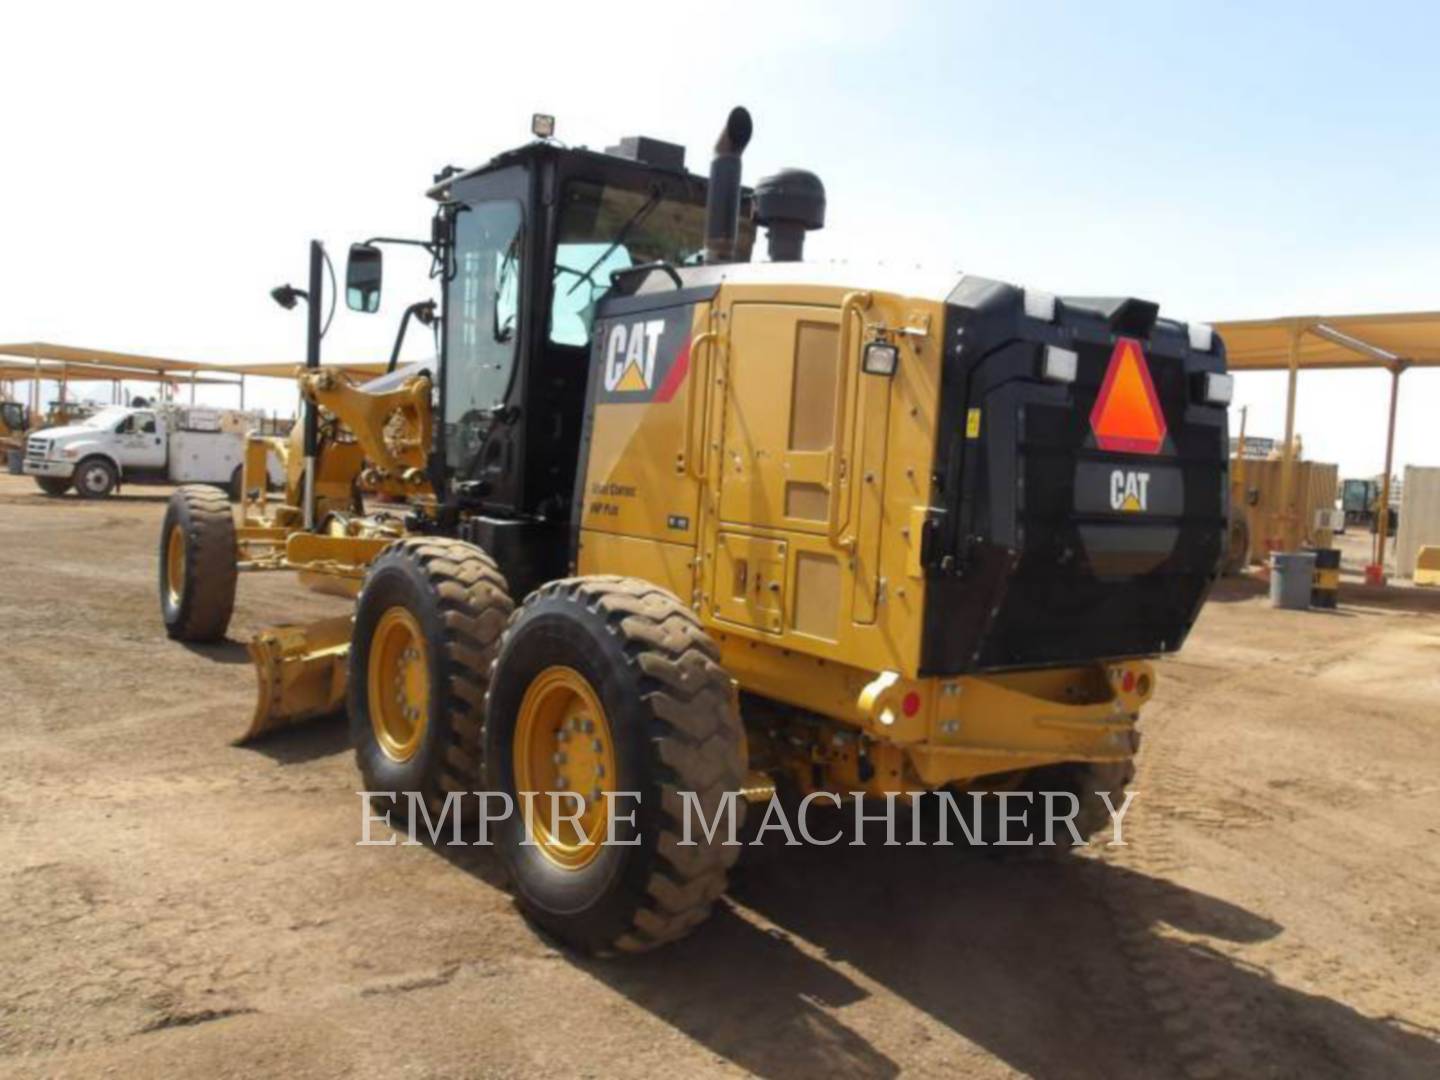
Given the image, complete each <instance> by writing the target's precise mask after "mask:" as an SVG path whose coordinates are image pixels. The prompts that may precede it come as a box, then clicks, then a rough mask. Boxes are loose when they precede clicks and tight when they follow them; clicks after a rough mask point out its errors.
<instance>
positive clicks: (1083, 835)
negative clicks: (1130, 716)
mask: <svg viewBox="0 0 1440 1080" xmlns="http://www.w3.org/2000/svg"><path fill="white" fill-rule="evenodd" d="M1137 734H1138V733H1137ZM1134 778H1135V761H1134V759H1133V758H1132V759H1129V760H1126V761H1097V762H1085V761H1071V762H1065V763H1063V764H1060V765H1044V766H1041V767H1040V768H1038V769H1031V770H1030V771H1028V772H1025V773H1023V774H1020V775H1019V776H1015V775H1014V774H1012V775H1011V782H1010V783H1009V784H1006V783H1003V782H997V783H994V786H993V789H987V788H985V787H984V786H983V784H977V785H976V786H975V788H973V789H972V790H975V791H982V792H983V794H982V796H981V800H980V811H979V814H978V815H977V816H978V819H979V820H978V823H977V825H978V827H977V828H976V832H977V834H978V835H977V837H976V839H977V840H979V841H980V842H981V843H982V844H985V845H989V846H991V847H993V848H994V850H995V851H996V852H997V853H1001V852H1007V851H1031V852H1038V853H1041V854H1046V853H1048V854H1057V853H1063V852H1065V851H1069V850H1072V849H1073V848H1075V847H1077V846H1081V845H1077V844H1076V843H1075V837H1074V835H1073V834H1072V833H1071V832H1070V829H1068V828H1067V827H1066V826H1065V823H1064V822H1063V821H1062V820H1060V818H1061V817H1062V816H1064V815H1065V814H1066V813H1067V812H1068V810H1069V808H1070V802H1069V800H1068V799H1061V798H1057V799H1055V800H1054V805H1055V811H1056V815H1057V816H1056V819H1055V822H1054V829H1053V833H1052V835H1051V839H1053V840H1054V843H1053V844H1046V843H1045V840H1046V811H1047V800H1046V799H1045V796H1044V794H1043V793H1044V792H1054V793H1057V794H1064V793H1068V794H1070V795H1073V796H1074V797H1075V800H1076V805H1077V811H1076V814H1075V816H1074V818H1073V819H1071V820H1072V824H1073V825H1074V827H1075V832H1076V833H1078V834H1079V836H1080V839H1081V841H1082V844H1083V843H1088V842H1089V841H1090V839H1091V838H1092V837H1093V836H1095V834H1096V833H1098V832H1100V831H1101V830H1102V829H1104V828H1105V826H1106V825H1107V824H1109V822H1110V811H1109V808H1108V807H1107V806H1106V805H1105V799H1104V798H1103V797H1102V796H1103V795H1108V796H1109V797H1110V802H1111V804H1112V805H1113V806H1114V807H1115V809H1116V810H1119V809H1120V808H1121V807H1122V806H1124V804H1125V788H1126V785H1128V784H1129V783H1130V781H1131V780H1133V779H1134ZM993 779H998V778H992V781H993ZM1002 794H1004V795H1012V796H1013V797H1012V798H1009V799H1005V800H1003V801H1002V800H1001V798H1000V796H1001V795H1002ZM1023 795H1029V796H1030V798H1028V799H1026V798H1021V797H1020V796H1023ZM971 798H972V797H971V795H969V794H965V793H956V794H955V801H956V803H957V804H958V806H959V809H960V812H961V813H962V814H963V815H965V818H966V821H967V823H969V822H970V820H971V816H972V814H973V813H974V810H973V805H972V802H971ZM1002 812H1003V813H1004V814H1005V815H1006V820H1005V821H1004V822H1003V823H1002V821H1001V814H1002ZM1002 825H1003V827H1002ZM932 827H933V826H932ZM947 835H948V836H949V837H950V838H951V839H952V840H953V841H954V842H955V843H964V842H965V837H964V836H963V835H961V833H960V826H959V825H958V824H957V823H956V822H955V821H954V820H951V821H950V822H949V823H948V826H947ZM1000 841H1004V843H1003V844H1002V843H1000Z"/></svg>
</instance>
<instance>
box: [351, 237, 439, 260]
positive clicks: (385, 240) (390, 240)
mask: <svg viewBox="0 0 1440 1080" xmlns="http://www.w3.org/2000/svg"><path fill="white" fill-rule="evenodd" d="M378 244H404V245H406V246H407V247H418V248H424V249H425V250H426V251H428V252H429V253H430V256H431V258H438V256H437V255H436V252H435V245H434V244H433V243H431V242H430V241H429V240H409V239H406V238H405V237H400V236H372V237H371V238H370V239H369V240H366V241H365V246H366V247H375V246H376V245H378Z"/></svg>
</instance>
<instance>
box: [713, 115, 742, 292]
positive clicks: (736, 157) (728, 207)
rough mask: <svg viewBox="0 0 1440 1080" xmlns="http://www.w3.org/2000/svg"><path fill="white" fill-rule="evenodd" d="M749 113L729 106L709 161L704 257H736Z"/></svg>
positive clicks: (730, 259) (717, 260)
mask: <svg viewBox="0 0 1440 1080" xmlns="http://www.w3.org/2000/svg"><path fill="white" fill-rule="evenodd" d="M752 132H753V125H752V124H751V122H750V113H749V112H748V111H747V110H746V109H745V108H744V107H743V106H740V105H737V106H736V107H735V108H733V109H731V110H730V117H729V119H727V120H726V121H725V130H724V131H722V132H720V138H719V139H718V140H717V141H716V143H715V158H714V160H713V161H711V162H710V189H709V192H708V193H707V195H706V198H705V261H706V262H707V263H727V262H734V261H735V249H736V246H737V244H738V242H739V237H740V155H741V154H743V153H745V147H746V146H748V145H749V144H750V135H751V134H752Z"/></svg>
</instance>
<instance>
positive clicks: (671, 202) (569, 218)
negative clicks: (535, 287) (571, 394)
mask: <svg viewBox="0 0 1440 1080" xmlns="http://www.w3.org/2000/svg"><path fill="white" fill-rule="evenodd" d="M753 239H754V227H753V225H743V226H742V230H741V237H740V244H741V248H742V250H744V251H745V252H746V255H747V257H748V249H749V245H750V243H751V241H753ZM704 246H705V204H704V202H703V201H702V202H687V201H685V200H683V199H680V198H677V197H674V196H672V195H668V194H665V193H664V192H663V191H661V190H660V189H658V188H656V189H652V190H646V189H643V188H642V189H634V188H622V187H614V186H611V185H607V184H603V183H599V182H597V181H594V180H572V181H571V182H570V183H569V184H567V185H566V186H565V195H564V201H563V204H562V206H561V208H560V227H559V235H558V237H557V241H556V245H555V270H554V280H553V282H552V299H551V303H550V340H551V341H552V342H554V343H555V344H557V345H582V346H583V345H587V344H589V341H590V326H591V323H592V322H593V321H594V313H595V304H596V302H597V301H598V300H599V299H600V297H601V295H602V294H603V293H604V292H605V291H606V290H607V289H609V288H610V275H611V274H612V273H614V272H615V271H616V270H624V269H626V268H628V267H631V266H638V265H640V264H641V263H647V262H668V263H672V264H674V265H676V266H682V265H684V264H686V263H692V262H695V261H696V260H697V259H698V258H699V256H700V253H701V251H702V249H703V248H704Z"/></svg>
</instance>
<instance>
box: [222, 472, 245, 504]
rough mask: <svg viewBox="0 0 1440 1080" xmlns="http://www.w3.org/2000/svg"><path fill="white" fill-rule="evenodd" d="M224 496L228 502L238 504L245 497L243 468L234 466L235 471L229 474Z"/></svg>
mask: <svg viewBox="0 0 1440 1080" xmlns="http://www.w3.org/2000/svg"><path fill="white" fill-rule="evenodd" d="M225 494H226V495H228V496H229V497H230V501H231V502H233V503H238V502H240V501H241V500H242V499H244V497H245V467H244V466H243V465H236V466H235V471H234V472H232V473H231V474H230V482H229V483H228V484H226V485H225Z"/></svg>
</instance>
